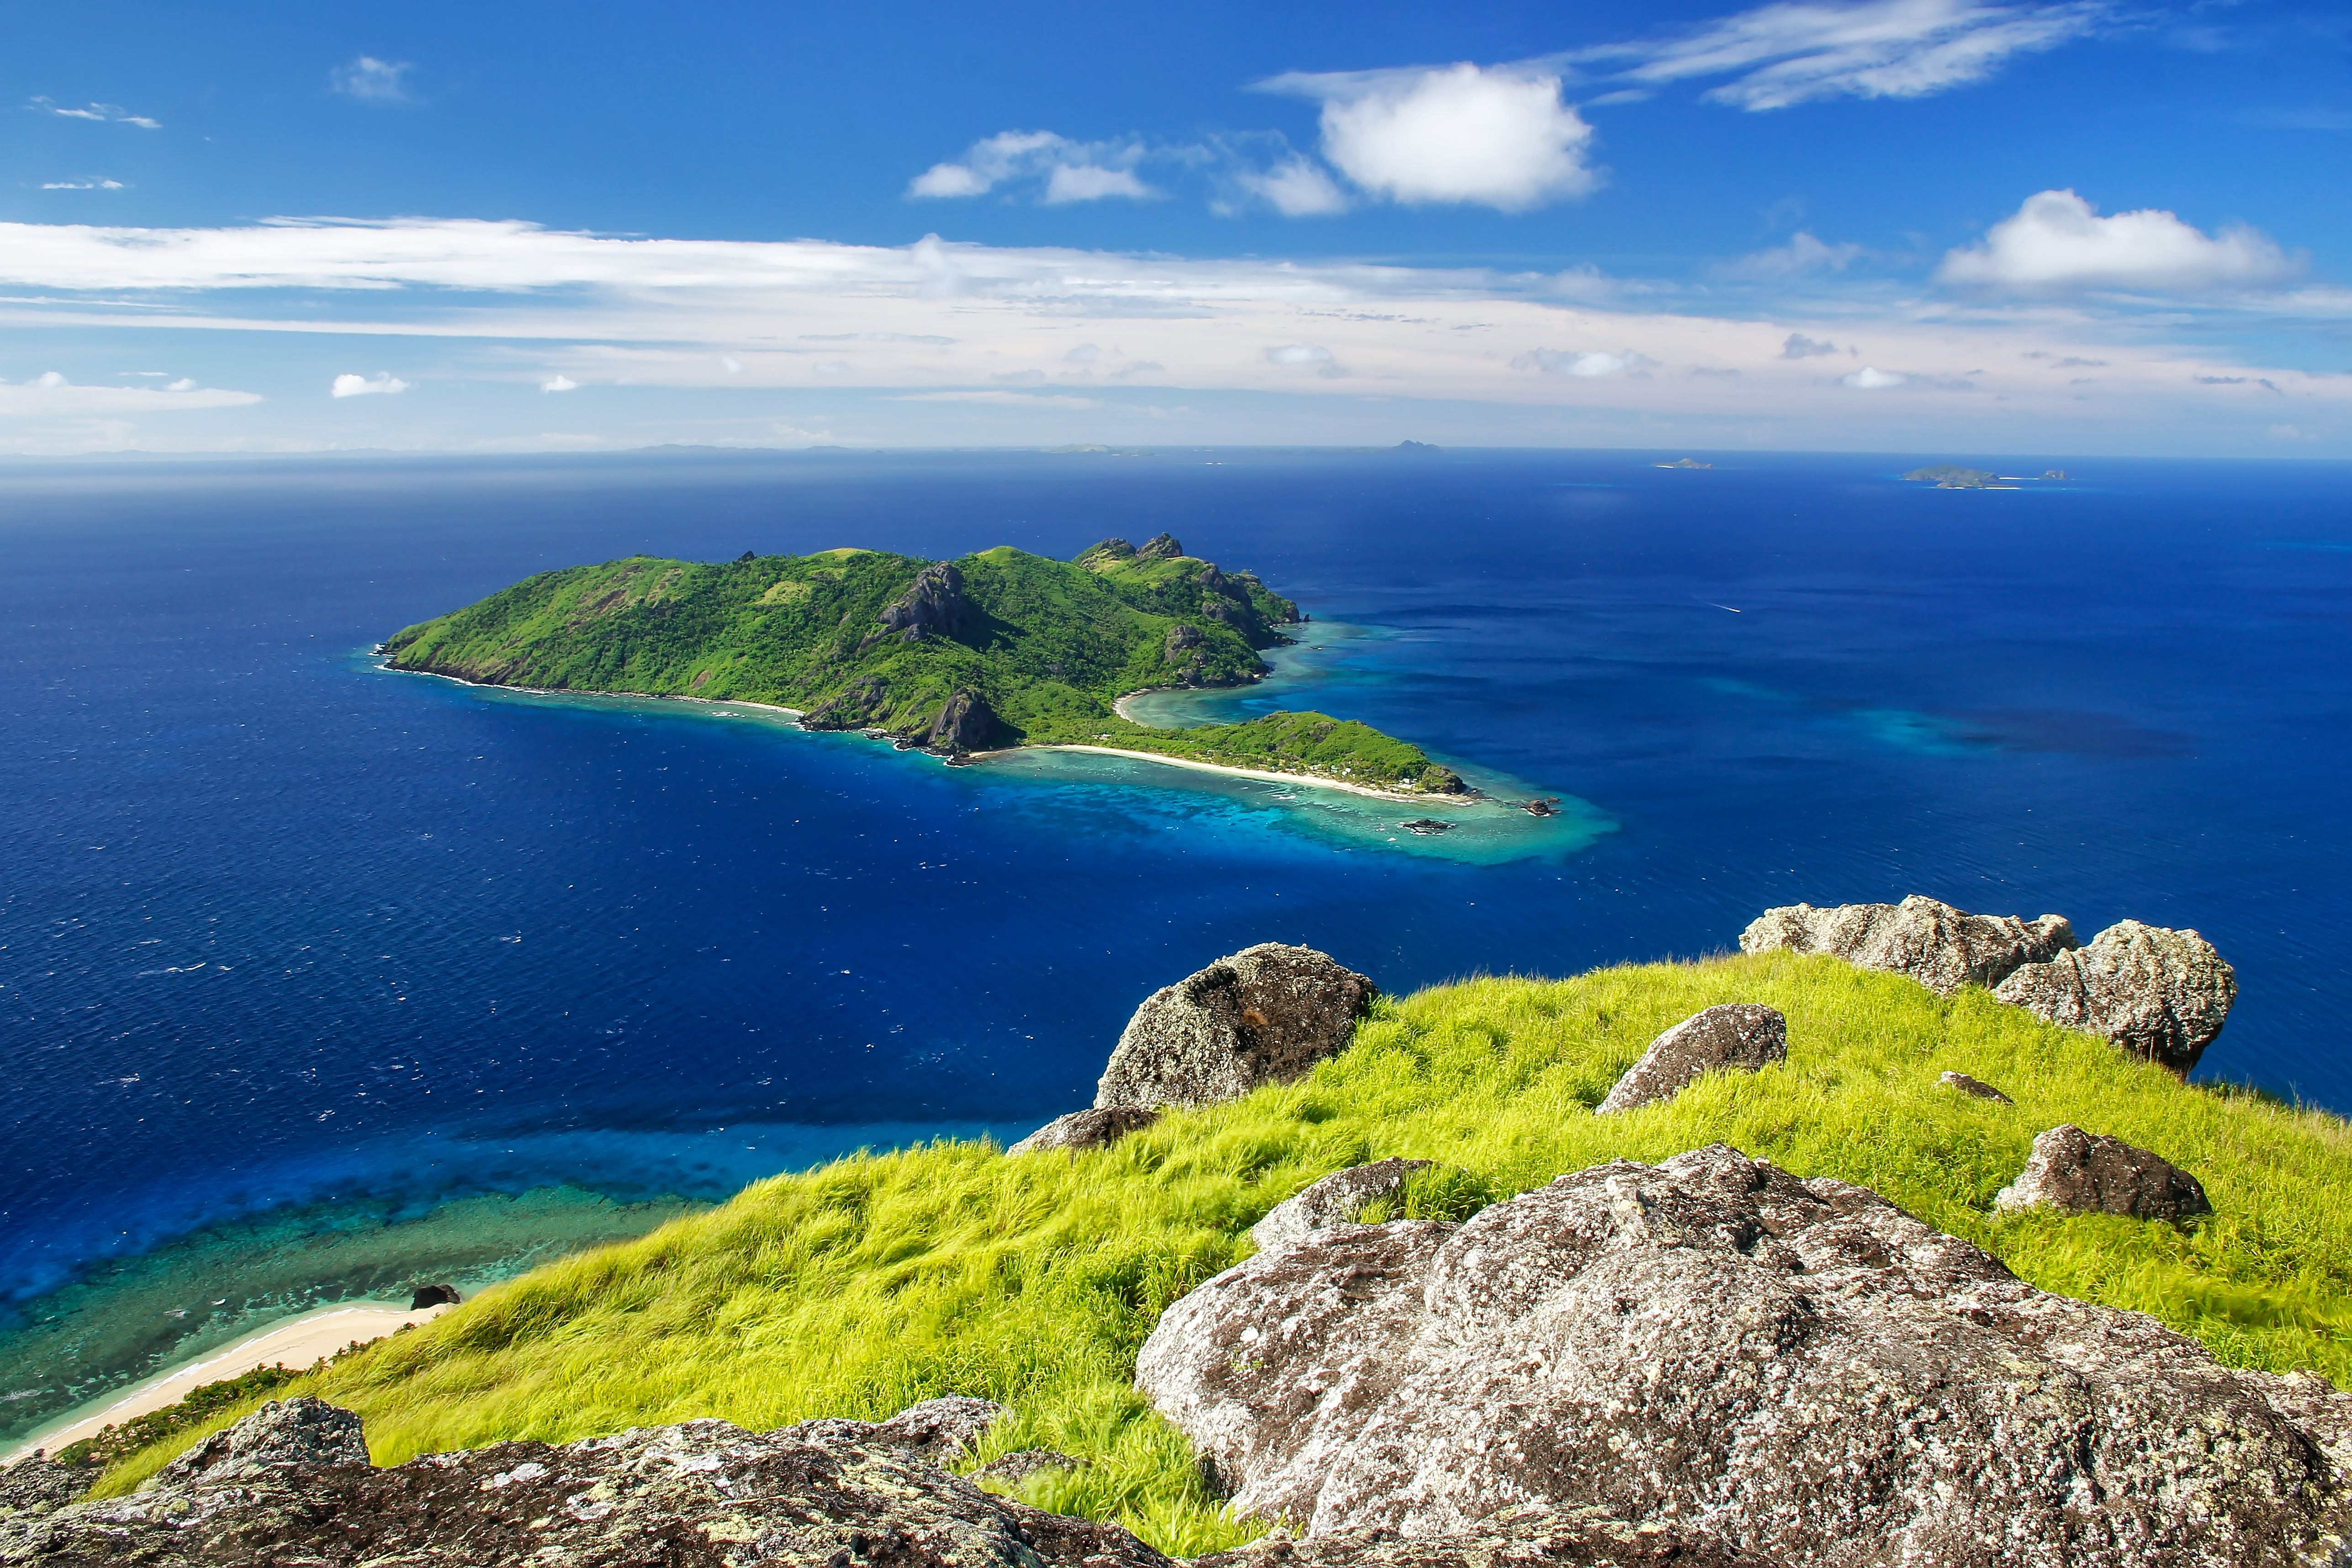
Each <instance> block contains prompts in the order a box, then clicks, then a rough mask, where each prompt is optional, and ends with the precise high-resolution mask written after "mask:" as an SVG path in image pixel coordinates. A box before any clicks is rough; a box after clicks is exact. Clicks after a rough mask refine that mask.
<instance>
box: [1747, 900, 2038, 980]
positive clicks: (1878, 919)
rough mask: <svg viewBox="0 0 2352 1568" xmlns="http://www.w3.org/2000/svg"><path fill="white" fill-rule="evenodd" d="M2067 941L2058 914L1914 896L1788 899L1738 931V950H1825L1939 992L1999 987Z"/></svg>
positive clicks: (1824, 951) (1848, 960)
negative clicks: (2008, 911) (2022, 913)
mask: <svg viewBox="0 0 2352 1568" xmlns="http://www.w3.org/2000/svg"><path fill="white" fill-rule="evenodd" d="M2073 946H2074V926H2073V925H2070V924H2068V923H2067V921H2066V919H2065V918H2064V917H2063V915H2043V916H2042V918H2040V919H2039V920H2030V921H2029V920H2021V919H2019V918H2018V917H2017V916H2016V915H1969V914H1967V913H1965V912H1963V911H1961V910H1958V909H1955V908H1953V907H1952V906H1951V905H1950V904H1943V903H1939V902H1938V901H1937V900H1935V899H1932V898H1923V897H1921V896H1919V895H1918V894H1912V895H1911V896H1910V897H1908V898H1906V899H1905V900H1904V901H1903V902H1902V903H1900V904H1839V905H1837V906H1836V907H1835V908H1833V909H1816V908H1814V907H1813V906H1812V905H1811V904H1787V905H1784V906H1782V907H1781V908H1779V909H1768V910H1766V911H1765V912H1764V913H1763V914H1762V915H1759V916H1757V918H1756V919H1755V920H1754V921H1753V922H1752V923H1751V924H1750V925H1748V929H1747V930H1745V931H1743V932H1741V933H1740V934H1739V950H1740V951H1741V952H1743V953H1767V952H1770V951H1772V950H1773V949H1775V948H1780V947H1786V948H1788V949H1790V951H1792V952H1798V953H1827V954H1830V955H1831V956H1834V957H1839V958H1843V959H1844V960H1845V961H1846V962H1847V963H1849V964H1858V965H1860V966H1861V967H1864V968H1865V969H1885V970H1886V971H1887V972H1889V973H1890V974H1896V975H1908V976H1909V977H1911V978H1913V979H1915V980H1916V981H1918V982H1919V983H1920V984H1921V985H1923V986H1925V987H1927V988H1928V989H1929V990H1931V991H1934V992H1936V993H1937V995H1939V996H1946V997H1948V996H1951V995H1953V994H1955V993H1956V992H1958V990H1959V988H1961V987H1962V986H1965V985H1971V984H1973V985H1979V986H1994V985H1998V984H2000V981H2001V979H2002V977H2005V976H2006V975H2008V974H2009V973H2010V971H2011V970H2012V969H2015V968H2016V967H2018V966H2019V965H2021V964H2028V963H2033V962H2036V961H2038V960H2041V959H2045V958H2049V957H2051V956H2053V955H2055V954H2058V953H2061V952H2063V951H2064V950H2066V949H2068V948H2070V947H2073Z"/></svg>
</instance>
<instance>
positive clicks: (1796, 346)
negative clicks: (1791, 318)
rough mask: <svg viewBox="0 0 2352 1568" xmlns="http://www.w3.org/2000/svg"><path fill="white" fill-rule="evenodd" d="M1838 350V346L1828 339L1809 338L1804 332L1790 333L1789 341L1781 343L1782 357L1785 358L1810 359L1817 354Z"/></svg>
mask: <svg viewBox="0 0 2352 1568" xmlns="http://www.w3.org/2000/svg"><path fill="white" fill-rule="evenodd" d="M1837 351H1838V346H1837V345H1836V344H1835V343H1832V342H1831V341H1830V340H1828V339H1826V338H1808V337H1806V336H1805V335H1804V334H1803V333H1802V332H1791V333H1790V334H1789V338H1788V341H1786V342H1784V343H1782V344H1781V345H1780V357H1781V358H1782V359H1784V360H1810V359H1811V358H1813V357H1814V356H1815V355H1817V354H1834V353H1836V352H1837Z"/></svg>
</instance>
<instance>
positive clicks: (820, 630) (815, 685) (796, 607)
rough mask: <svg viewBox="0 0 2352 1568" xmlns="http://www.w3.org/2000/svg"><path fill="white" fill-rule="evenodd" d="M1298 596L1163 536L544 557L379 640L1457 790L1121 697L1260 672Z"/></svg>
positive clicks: (944, 750) (630, 685)
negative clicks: (929, 550) (1073, 549)
mask: <svg viewBox="0 0 2352 1568" xmlns="http://www.w3.org/2000/svg"><path fill="white" fill-rule="evenodd" d="M1298 622H1299V612H1298V607H1297V605H1296V604H1295V603H1293V602H1292V601H1289V600H1287V599H1285V598H1283V597H1282V596H1281V595H1280V594H1277V593H1276V592H1274V591H1272V590H1271V589H1268V588H1267V587H1266V586H1265V583H1263V582H1261V581H1260V580H1258V578H1257V575H1256V574H1255V573H1254V572H1248V571H1233V572H1228V571H1223V570H1219V569H1218V567H1217V566H1216V564H1215V563H1214V562H1213V561H1207V560H1202V559H1199V558H1197V557H1194V556H1190V555H1187V554H1185V553H1184V549H1183V547H1182V546H1181V544H1179V543H1178V542H1177V541H1176V540H1175V539H1173V538H1170V537H1169V536H1168V535H1166V534H1161V535H1160V536H1159V537H1158V538H1153V539H1150V540H1149V541H1147V542H1146V543H1145V544H1143V545H1142V546H1141V547H1140V548H1139V547H1137V546H1135V545H1132V544H1129V542H1128V541H1127V540H1125V539H1118V538H1112V539H1105V540H1104V541H1103V542H1102V543H1100V544H1098V545H1096V546H1095V547H1094V548H1093V549H1088V550H1087V551H1086V552H1085V553H1084V554H1082V555H1080V556H1079V557H1078V558H1077V559H1076V560H1072V561H1062V560H1054V559H1049V558H1047V557H1045V556H1039V555H1031V554H1029V553H1027V552H1026V551H1024V550H1018V549H1013V548H1011V547H1010V546H1000V547H998V548H997V549H989V550H982V551H980V552H979V553H977V554H974V555H968V556H963V557H961V558H959V559H955V560H952V561H925V560H921V559H917V558H915V557H913V556H905V555H894V554H891V553H889V552H887V551H882V550H865V549H834V550H825V551H822V552H820V553H818V554H815V555H806V556H760V555H754V554H751V553H750V552H748V551H747V552H746V553H745V554H744V555H742V556H741V557H740V558H739V559H735V560H731V561H727V562H723V563H715V564H705V563H701V562H696V561H684V560H665V559H656V558H654V557H650V556H634V557H631V558H629V559H625V560H614V561H606V562H604V563H603V564H601V565H596V566H577V567H571V568H568V569H566V570H561V571H549V572H541V574H540V575H538V576H536V577H532V578H529V579H526V580H523V581H521V582H519V583H517V584H515V585H514V586H513V587H511V588H509V589H506V590H504V591H501V592H499V593H494V594H492V595H491V596H490V597H488V599H485V600H483V601H480V602H479V603H477V604H472V605H469V606H467V608H465V609H463V610H459V611H457V612H454V613H451V614H448V615H444V616H441V617H439V618H438V619H436V620H433V621H427V622H424V623H423V624H421V625H416V626H411V627H409V628H407V629H406V630H405V631H403V632H399V633H397V634H396V635H394V636H393V637H392V638H391V639H389V640H388V641H387V642H385V643H384V644H383V649H382V652H383V653H384V654H385V655H386V661H387V663H388V664H390V665H391V667H393V668H394V669H399V670H411V671H418V672H424V673H427V674H439V675H449V676H455V677H457V678H458V679H462V680H467V681H473V682H478V683H482V684H486V685H507V686H521V687H528V688H532V689H538V690H546V691H571V692H597V693H631V694H638V695H656V696H680V697H699V698H706V699H712V700H723V701H737V702H748V703H766V704H771V705H774V706H782V707H787V708H791V709H793V710H795V711H797V712H798V713H799V714H800V715H801V722H802V724H803V726H804V727H808V728H811V729H836V730H839V729H858V730H865V731H866V732H868V733H872V734H876V735H887V736H888V737H893V738H895V739H897V740H898V741H899V742H900V743H901V744H902V745H906V746H919V747H926V748H928V749H929V750H932V751H935V752H938V753H940V755H942V756H946V757H948V758H950V759H953V760H958V761H961V760H965V759H968V758H971V757H973V756H976V755H983V754H985V753H987V752H990V751H992V750H998V749H1003V748H1009V747H1024V746H1086V747H1104V748H1108V749H1113V750H1118V751H1125V752H1135V753H1140V754H1144V755H1149V756H1154V757H1160V758H1171V759H1174V760H1178V761H1184V762H1192V763H1197V764H1205V765H1208V766H1212V767H1220V768H1246V769H1252V770H1257V771H1265V772H1273V773H1281V774H1288V775H1297V776H1300V777H1304V778H1308V779H1317V780H1319V781H1322V782H1326V783H1332V784H1339V785H1343V786H1346V787H1349V788H1353V789H1369V790H1372V791H1375V792H1380V793H1385V794H1392V795H1401V796H1410V797H1413V798H1422V797H1433V798H1444V797H1448V796H1452V797H1456V798H1467V797H1469V795H1470V793H1471V792H1470V790H1469V789H1468V788H1467V787H1466V786H1465V784H1464V783H1463V781H1462V779H1461V778H1460V777H1459V776H1458V775H1456V774H1455V773H1454V771H1453V770H1452V769H1450V768H1444V767H1442V766H1440V765H1439V764H1437V763H1436V762H1433V761H1432V760H1431V759H1430V758H1429V757H1428V756H1427V755H1426V754H1424V753H1423V751H1422V750H1421V748H1420V747H1416V746H1413V745H1412V744H1410V743H1409V742H1406V741H1402V740H1398V739H1395V738H1393V737H1390V736H1386V735H1383V734H1381V732H1380V731H1379V730H1376V729H1373V728H1372V727H1370V726H1369V725H1364V724H1359V723H1355V722H1353V721H1350V720H1345V719H1337V718H1332V717H1330V716H1327V715H1324V714H1319V713H1311V712H1307V713H1273V714H1268V715H1266V716H1264V717H1261V718H1255V719H1252V720H1249V721H1248V722H1246V723H1243V724H1229V725H1211V726H1206V727H1200V728H1195V729H1155V728H1150V727H1146V726H1143V725H1140V724H1136V723H1133V722H1131V721H1130V720H1129V719H1128V718H1126V717H1125V716H1122V715H1121V714H1119V713H1118V709H1117V704H1118V699H1119V698H1120V697H1122V696H1124V695H1129V694H1131V693H1135V692H1139V691H1144V690H1149V689H1152V688H1159V687H1170V686H1231V685H1242V684H1244V683H1246V682H1249V681H1253V680H1256V679H1258V678H1259V677H1260V676H1263V675H1265V674H1267V673H1268V666H1267V664H1266V663H1265V660H1264V659H1262V658H1260V657H1259V653H1261V651H1263V650H1265V649H1267V648H1272V647H1277V646H1280V645H1282V644H1283V643H1286V642H1288V641H1289V640H1290V639H1289V638H1288V636H1287V634H1286V632H1285V631H1284V628H1286V627H1288V626H1293V625H1296V624H1297V623H1298Z"/></svg>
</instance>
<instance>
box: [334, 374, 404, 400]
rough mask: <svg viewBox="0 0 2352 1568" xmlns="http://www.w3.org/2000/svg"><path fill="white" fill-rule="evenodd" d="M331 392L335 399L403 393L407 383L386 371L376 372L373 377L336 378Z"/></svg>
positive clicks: (345, 376) (343, 376)
mask: <svg viewBox="0 0 2352 1568" xmlns="http://www.w3.org/2000/svg"><path fill="white" fill-rule="evenodd" d="M407 390H408V383H407V382H404V381H402V380H401V379H400V378H399V377H398V376H395V375H393V374H391V373H389V372H388V371H377V372H376V373H375V374H374V375H373V376H361V375H350V374H345V375H340V376H337V377H336V378H335V384H334V386H333V387H332V388H331V391H332V392H333V393H334V395H335V396H337V397H367V396H369V395H371V394H373V393H376V392H386V393H389V392H406V391H407Z"/></svg>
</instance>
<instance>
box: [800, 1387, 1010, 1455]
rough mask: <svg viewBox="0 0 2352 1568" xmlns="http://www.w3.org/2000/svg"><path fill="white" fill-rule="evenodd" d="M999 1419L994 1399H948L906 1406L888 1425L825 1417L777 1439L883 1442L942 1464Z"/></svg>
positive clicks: (1001, 1410) (956, 1396)
mask: <svg viewBox="0 0 2352 1568" xmlns="http://www.w3.org/2000/svg"><path fill="white" fill-rule="evenodd" d="M1003 1414H1004V1406H1002V1405H999V1404H997V1403H996V1402H995V1401H994V1400H992V1399H974V1398H972V1397H971V1396H968V1395H962V1394H950V1395H948V1396H945V1397H943V1398H940V1399H926V1400H924V1401H923V1402H922V1403H921V1404H919V1405H909V1406H907V1407H906V1408H905V1409H904V1410H901V1411H899V1412H898V1414H897V1415H896V1416H891V1417H890V1418H889V1419H888V1420H887V1421H854V1420H851V1419H849V1418H848V1417H846V1416H820V1417H818V1418H817V1419H816V1420H814V1421H803V1422H801V1423H800V1424H799V1425H797V1426H793V1427H782V1428H781V1429H780V1430H779V1432H778V1434H777V1435H778V1436H780V1437H793V1438H796V1439H799V1440H801V1441H803V1442H811V1443H815V1442H826V1443H845V1442H846V1443H882V1444H885V1445H887V1446H888V1447H890V1448H900V1449H904V1450H905V1451H906V1452H908V1453H910V1454H913V1455H915V1456H916V1457H917V1458H922V1459H928V1460H929V1461H930V1462H931V1463H932V1464H935V1465H943V1464H946V1463H948V1462H949V1461H950V1460H952V1459H954V1458H958V1457H959V1456H961V1454H963V1453H964V1452H965V1451H966V1450H968V1449H969V1448H971V1446H972V1445H973V1444H975V1443H977V1442H979V1441H980V1439H981V1438H982V1437H985V1436H986V1435H987V1432H988V1429H989V1428H990V1427H993V1426H995V1425H996V1423H997V1420H998V1418H999V1417H1001V1416H1003Z"/></svg>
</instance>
